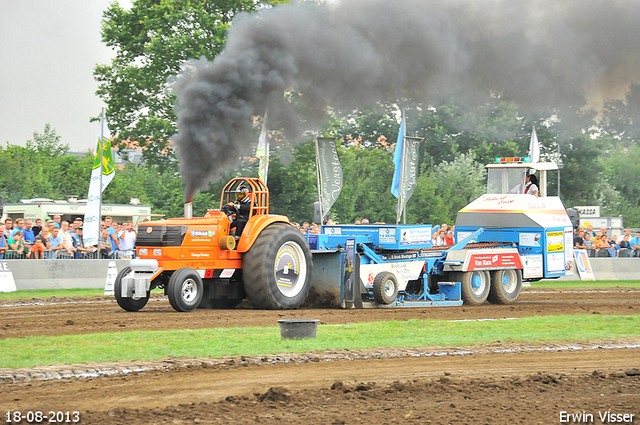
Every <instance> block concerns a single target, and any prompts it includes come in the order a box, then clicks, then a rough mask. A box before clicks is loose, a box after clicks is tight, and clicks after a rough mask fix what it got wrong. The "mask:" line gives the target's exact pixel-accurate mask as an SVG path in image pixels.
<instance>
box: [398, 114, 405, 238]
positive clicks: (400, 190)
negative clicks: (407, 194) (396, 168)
mask: <svg viewBox="0 0 640 425" xmlns="http://www.w3.org/2000/svg"><path fill="white" fill-rule="evenodd" d="M401 125H402V126H403V128H402V130H403V131H402V155H401V156H400V181H399V182H398V208H402V199H403V196H402V195H403V193H402V190H403V186H404V185H403V183H404V181H403V180H404V152H405V149H406V145H407V140H406V137H405V136H406V135H407V123H406V121H405V119H404V109H403V110H402V124H401ZM403 212H404V208H403ZM398 221H399V219H398V213H396V226H397V225H398ZM404 224H407V218H406V214H405V219H404Z"/></svg>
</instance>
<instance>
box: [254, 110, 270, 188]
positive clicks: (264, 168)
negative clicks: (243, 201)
mask: <svg viewBox="0 0 640 425" xmlns="http://www.w3.org/2000/svg"><path fill="white" fill-rule="evenodd" d="M267 112H268V111H265V112H264V120H263V121H262V130H261V131H260V138H259V139H258V149H256V157H258V159H259V160H260V163H259V165H258V177H259V178H260V179H262V181H263V182H264V184H265V185H266V184H267V174H269V138H268V137H267Z"/></svg>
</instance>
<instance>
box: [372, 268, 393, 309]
mask: <svg viewBox="0 0 640 425" xmlns="http://www.w3.org/2000/svg"><path fill="white" fill-rule="evenodd" d="M397 297H398V279H396V276H395V275H394V274H393V273H391V272H382V273H378V274H377V275H376V278H375V279H374V281H373V298H375V299H376V301H377V302H379V303H380V304H391V303H392V302H394V301H395V300H396V298H397Z"/></svg>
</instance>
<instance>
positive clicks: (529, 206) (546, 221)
mask: <svg viewBox="0 0 640 425" xmlns="http://www.w3.org/2000/svg"><path fill="white" fill-rule="evenodd" d="M456 226H472V227H486V228H496V227H498V228H499V227H529V228H549V227H564V226H566V227H571V226H572V224H571V220H570V219H569V216H568V215H567V211H566V210H565V208H564V205H563V204H562V201H561V200H560V198H559V197H557V196H548V197H545V198H537V197H535V196H531V195H516V194H504V195H482V196H481V197H480V198H478V199H476V200H475V201H473V202H471V203H470V204H469V205H467V206H466V207H464V208H463V209H461V210H460V211H459V212H458V217H457V219H456Z"/></svg>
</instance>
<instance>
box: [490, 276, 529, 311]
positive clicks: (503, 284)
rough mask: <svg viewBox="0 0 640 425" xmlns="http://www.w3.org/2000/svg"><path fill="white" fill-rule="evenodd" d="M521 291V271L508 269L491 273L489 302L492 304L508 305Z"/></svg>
mask: <svg viewBox="0 0 640 425" xmlns="http://www.w3.org/2000/svg"><path fill="white" fill-rule="evenodd" d="M521 290H522V270H517V269H508V270H496V271H493V272H491V290H490V291H489V297H488V299H489V302H490V303H493V304H510V303H512V302H514V301H515V300H516V299H517V298H518V296H520V291H521Z"/></svg>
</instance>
